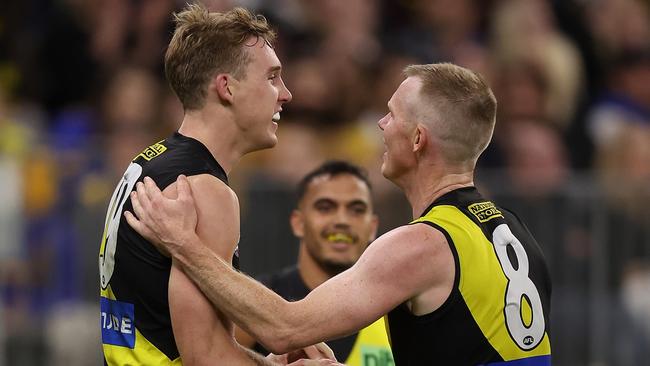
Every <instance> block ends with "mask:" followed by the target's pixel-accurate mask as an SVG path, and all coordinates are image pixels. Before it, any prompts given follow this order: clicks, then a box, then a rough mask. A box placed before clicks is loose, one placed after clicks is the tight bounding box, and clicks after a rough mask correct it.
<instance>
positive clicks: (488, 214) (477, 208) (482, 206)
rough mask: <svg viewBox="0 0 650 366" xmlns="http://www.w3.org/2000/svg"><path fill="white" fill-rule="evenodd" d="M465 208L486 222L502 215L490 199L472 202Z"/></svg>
mask: <svg viewBox="0 0 650 366" xmlns="http://www.w3.org/2000/svg"><path fill="white" fill-rule="evenodd" d="M467 209H468V210H469V212H471V213H472V215H474V216H476V218H477V219H478V221H480V222H487V221H490V220H492V219H493V218H495V217H503V215H502V214H501V211H499V209H498V208H496V206H494V203H492V202H490V201H486V202H478V203H474V204H472V205H469V206H467Z"/></svg>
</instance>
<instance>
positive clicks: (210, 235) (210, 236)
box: [188, 174, 240, 260]
mask: <svg viewBox="0 0 650 366" xmlns="http://www.w3.org/2000/svg"><path fill="white" fill-rule="evenodd" d="M188 180H189V183H190V187H191V188H192V196H193V198H194V202H195V206H196V211H197V214H198V224H197V227H196V233H197V235H198V236H199V237H200V238H203V239H206V241H205V242H206V243H209V244H208V246H209V247H210V248H211V249H212V250H213V251H214V252H215V253H217V254H218V255H219V256H221V257H222V258H224V259H227V260H230V258H231V257H232V253H233V251H234V249H235V247H236V246H237V242H238V241H239V225H240V218H239V199H238V198H237V194H235V192H234V191H233V190H232V189H231V188H230V187H229V186H228V185H227V184H226V183H224V182H222V181H221V180H220V179H218V178H216V177H214V176H212V175H208V174H200V175H194V176H191V177H188Z"/></svg>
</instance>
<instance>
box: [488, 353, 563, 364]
mask: <svg viewBox="0 0 650 366" xmlns="http://www.w3.org/2000/svg"><path fill="white" fill-rule="evenodd" d="M479 366H551V355H545V356H536V357H528V358H520V359H518V360H512V361H503V362H493V363H488V364H485V365H479Z"/></svg>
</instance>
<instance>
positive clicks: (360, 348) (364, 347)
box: [254, 266, 393, 366]
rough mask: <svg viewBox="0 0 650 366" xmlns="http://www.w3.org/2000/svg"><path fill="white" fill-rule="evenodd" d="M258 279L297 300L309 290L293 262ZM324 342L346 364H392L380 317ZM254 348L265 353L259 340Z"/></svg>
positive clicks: (276, 291) (385, 365) (280, 293)
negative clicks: (358, 329) (355, 330)
mask: <svg viewBox="0 0 650 366" xmlns="http://www.w3.org/2000/svg"><path fill="white" fill-rule="evenodd" d="M259 280H260V281H261V282H262V283H263V284H264V285H266V287H268V288H270V289H271V290H273V291H274V292H275V293H277V294H278V295H280V296H282V297H283V298H284V299H285V300H287V301H297V300H300V299H303V298H304V297H305V296H307V294H309V289H308V288H307V285H305V282H304V281H303V280H302V277H301V276H300V272H299V271H298V268H297V267H295V266H292V267H287V268H284V269H283V270H281V271H279V272H277V273H274V274H271V275H266V276H261V277H259ZM327 344H328V345H329V346H330V347H331V348H332V351H334V354H335V355H336V358H337V359H338V360H339V361H341V362H345V364H346V365H348V366H371V365H380V366H390V365H393V357H392V353H391V350H390V345H389V342H388V337H387V335H386V328H385V326H384V320H383V319H379V320H378V321H376V322H374V323H372V324H371V325H369V326H367V327H366V328H364V329H362V330H361V331H359V332H358V333H354V334H352V335H349V336H347V337H344V338H340V339H336V340H332V341H328V342H327ZM254 348H255V350H256V351H257V352H260V353H262V354H266V353H267V351H266V350H265V349H264V347H262V345H260V344H259V343H257V344H255V347H254Z"/></svg>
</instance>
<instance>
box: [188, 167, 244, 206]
mask: <svg viewBox="0 0 650 366" xmlns="http://www.w3.org/2000/svg"><path fill="white" fill-rule="evenodd" d="M188 180H189V182H190V186H191V187H192V193H193V195H194V199H195V200H196V201H201V200H204V199H205V200H209V201H213V200H218V201H220V202H223V203H233V204H236V205H237V206H239V199H238V198H237V194H235V191H233V190H232V188H230V187H229V186H228V185H227V184H226V183H224V182H223V181H222V180H221V179H219V178H217V177H215V176H212V175H209V174H199V175H193V176H191V177H188Z"/></svg>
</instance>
